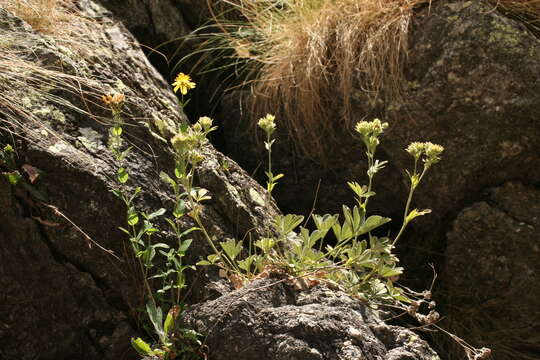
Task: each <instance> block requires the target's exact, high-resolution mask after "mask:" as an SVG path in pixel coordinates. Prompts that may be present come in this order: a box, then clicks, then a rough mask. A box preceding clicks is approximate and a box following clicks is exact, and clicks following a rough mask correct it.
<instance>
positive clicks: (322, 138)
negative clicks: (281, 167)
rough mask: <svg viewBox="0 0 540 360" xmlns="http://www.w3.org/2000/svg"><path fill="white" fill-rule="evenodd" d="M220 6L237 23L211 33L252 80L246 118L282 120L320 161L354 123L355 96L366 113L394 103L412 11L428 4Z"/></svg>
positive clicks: (362, 0) (232, 2)
mask: <svg viewBox="0 0 540 360" xmlns="http://www.w3.org/2000/svg"><path fill="white" fill-rule="evenodd" d="M223 2H225V3H227V4H228V5H229V6H232V7H233V8H234V9H235V11H236V12H240V13H241V14H242V17H243V19H244V22H243V24H241V25H238V24H231V23H229V22H222V23H220V24H219V26H218V27H219V28H220V29H221V31H222V32H223V33H222V34H221V35H222V36H221V38H226V39H227V40H228V43H229V47H230V48H232V49H233V50H234V51H235V55H234V57H236V58H237V59H239V63H242V64H243V65H244V68H243V70H247V71H248V72H250V73H252V74H253V73H257V74H258V75H257V77H256V78H255V79H251V81H252V82H251V84H250V85H251V89H252V91H253V94H254V97H253V104H252V105H253V106H254V111H253V113H254V114H257V115H262V114H264V113H266V112H271V113H276V114H277V115H278V117H279V118H280V119H285V120H286V123H285V124H283V125H285V127H286V128H287V130H288V133H289V134H290V135H291V136H292V138H293V139H294V141H293V142H294V143H295V144H296V146H298V147H299V148H300V152H301V153H303V154H305V155H309V156H312V157H315V158H319V159H320V158H321V157H322V155H323V154H324V151H325V143H328V141H329V139H331V138H333V137H334V135H335V129H336V128H350V125H351V124H352V123H353V122H355V121H357V120H359V119H358V118H357V117H355V116H353V115H352V114H351V103H350V100H349V99H350V97H351V94H352V93H353V91H355V89H361V90H360V92H361V93H360V94H356V95H355V96H358V97H361V98H362V99H364V100H365V102H366V104H367V107H368V108H369V107H370V106H374V105H375V104H376V103H377V102H378V101H379V100H381V99H382V100H384V99H385V98H388V97H396V96H400V94H401V90H402V81H401V79H402V72H403V66H404V63H405V60H406V50H407V34H408V29H409V24H410V21H411V18H412V16H413V10H414V8H415V7H416V6H418V5H421V4H426V3H429V2H430V1H429V0H284V1H281V2H275V1H271V0H264V1H258V2H254V1H250V0H223ZM221 46H223V45H221ZM245 84H246V83H244V85H245ZM336 111H338V112H337V113H336ZM336 122H337V123H336Z"/></svg>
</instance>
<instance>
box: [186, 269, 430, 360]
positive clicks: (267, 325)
mask: <svg viewBox="0 0 540 360" xmlns="http://www.w3.org/2000/svg"><path fill="white" fill-rule="evenodd" d="M183 321H184V322H185V323H186V324H189V325H190V326H193V327H194V328H196V329H197V331H199V332H201V333H202V334H204V335H205V343H206V344H207V345H208V346H209V348H210V349H211V353H210V357H211V358H212V359H215V360H221V359H223V360H225V359H231V358H234V359H238V360H255V359H257V360H266V359H268V360H270V359H271V360H282V359H330V360H338V359H340V360H353V359H354V360H358V359H366V360H367V359H370V360H371V359H372V360H375V359H381V360H382V359H385V360H390V359H392V360H398V359H401V360H405V359H426V360H428V359H429V360H436V359H438V358H439V357H438V356H437V354H436V353H435V352H433V350H431V349H430V348H429V346H428V345H427V343H426V342H425V341H423V340H421V339H420V338H419V337H418V336H417V335H415V334H414V333H413V332H411V331H409V330H406V329H404V328H400V327H396V326H389V325H386V324H385V323H384V322H382V321H381V320H379V319H378V318H377V316H376V315H375V313H373V312H372V310H369V309H368V308H367V307H365V306H363V305H362V304H360V303H359V302H358V301H357V300H354V299H352V298H351V297H349V296H348V295H346V294H344V293H342V292H339V291H338V292H336V291H333V290H329V289H327V288H325V287H324V286H317V287H315V288H312V289H310V290H306V291H301V292H300V291H298V290H295V289H294V287H293V286H291V285H289V284H287V283H286V282H283V281H280V280H278V279H272V278H270V279H265V280H257V281H254V282H253V283H251V284H249V285H248V286H246V287H244V288H242V289H240V290H237V291H234V292H230V293H228V294H225V295H223V296H221V297H219V298H217V299H215V300H212V301H208V302H206V303H202V304H198V305H195V306H192V307H191V308H190V309H188V310H187V312H186V314H184V316H183Z"/></svg>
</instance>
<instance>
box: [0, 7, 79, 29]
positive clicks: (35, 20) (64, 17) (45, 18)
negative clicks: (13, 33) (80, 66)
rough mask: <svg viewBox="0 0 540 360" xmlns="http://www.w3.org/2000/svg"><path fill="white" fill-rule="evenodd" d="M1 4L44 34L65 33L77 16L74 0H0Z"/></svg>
mask: <svg viewBox="0 0 540 360" xmlns="http://www.w3.org/2000/svg"><path fill="white" fill-rule="evenodd" d="M0 6H1V7H3V8H5V9H6V10H8V11H10V12H12V13H14V14H15V15H17V16H18V17H20V18H21V19H23V20H24V21H26V22H27V23H28V24H29V25H30V26H32V28H33V29H34V30H36V31H38V32H41V33H44V34H56V35H58V34H65V33H66V32H67V31H69V28H70V26H69V24H71V23H72V20H73V17H74V16H77V14H76V13H77V11H76V10H75V8H74V6H73V1H72V0H0ZM66 25H68V26H66Z"/></svg>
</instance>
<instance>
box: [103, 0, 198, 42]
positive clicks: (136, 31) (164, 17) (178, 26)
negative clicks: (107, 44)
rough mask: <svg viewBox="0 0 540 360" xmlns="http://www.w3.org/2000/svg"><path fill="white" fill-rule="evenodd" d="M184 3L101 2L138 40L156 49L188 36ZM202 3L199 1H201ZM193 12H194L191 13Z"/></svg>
mask: <svg viewBox="0 0 540 360" xmlns="http://www.w3.org/2000/svg"><path fill="white" fill-rule="evenodd" d="M185 1H186V0H181V1H178V0H160V1H145V0H128V1H124V0H100V1H99V2H100V3H101V4H102V5H103V6H104V7H106V8H107V9H109V10H110V11H111V12H112V13H113V14H114V16H115V17H116V18H117V19H119V20H120V21H122V22H123V24H124V25H125V26H126V27H127V28H128V30H129V31H130V32H131V33H132V34H133V35H134V36H135V37H136V38H137V40H138V41H139V42H140V43H141V44H144V45H146V46H151V47H155V46H158V45H161V44H162V43H164V42H166V41H171V40H174V39H177V38H180V37H182V36H185V35H187V34H189V32H190V31H191V30H192V29H191V28H190V24H189V22H188V21H186V20H189V19H184V16H183V13H182V6H185V5H182V4H183V3H185ZM200 2H201V3H202V1H200ZM193 10H195V9H193Z"/></svg>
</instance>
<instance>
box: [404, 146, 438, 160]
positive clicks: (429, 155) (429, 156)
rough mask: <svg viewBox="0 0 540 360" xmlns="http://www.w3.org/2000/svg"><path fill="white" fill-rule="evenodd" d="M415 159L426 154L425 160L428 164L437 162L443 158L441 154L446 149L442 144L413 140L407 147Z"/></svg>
mask: <svg viewBox="0 0 540 360" xmlns="http://www.w3.org/2000/svg"><path fill="white" fill-rule="evenodd" d="M405 150H406V151H407V152H408V153H409V154H410V155H411V156H412V157H413V158H414V159H415V160H418V159H420V157H422V156H424V158H423V161H424V163H425V164H426V165H427V164H429V165H431V164H435V163H437V162H439V161H440V160H441V158H440V155H441V154H442V152H443V151H444V147H442V146H441V145H437V144H433V143H431V142H413V143H411V144H409V146H407V148H406V149H405Z"/></svg>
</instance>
